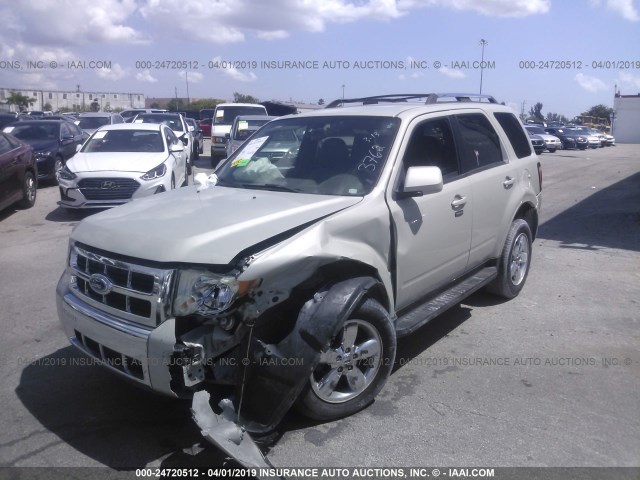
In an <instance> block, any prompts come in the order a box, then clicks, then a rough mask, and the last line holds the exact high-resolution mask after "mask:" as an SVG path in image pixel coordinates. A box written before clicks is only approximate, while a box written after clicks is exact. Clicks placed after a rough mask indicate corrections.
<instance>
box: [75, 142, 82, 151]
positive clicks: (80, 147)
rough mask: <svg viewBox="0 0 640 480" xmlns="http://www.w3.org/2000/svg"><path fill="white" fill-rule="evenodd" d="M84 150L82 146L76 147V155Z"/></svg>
mask: <svg viewBox="0 0 640 480" xmlns="http://www.w3.org/2000/svg"><path fill="white" fill-rule="evenodd" d="M80 150H82V144H78V145H76V153H77V152H79V151H80Z"/></svg>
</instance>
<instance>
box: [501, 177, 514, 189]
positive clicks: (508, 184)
mask: <svg viewBox="0 0 640 480" xmlns="http://www.w3.org/2000/svg"><path fill="white" fill-rule="evenodd" d="M515 181H516V180H515V179H514V178H512V177H505V179H504V182H502V186H503V187H504V188H506V189H507V190H509V189H510V188H511V187H513V184H514V183H515Z"/></svg>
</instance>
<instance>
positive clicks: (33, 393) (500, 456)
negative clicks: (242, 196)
mask: <svg viewBox="0 0 640 480" xmlns="http://www.w3.org/2000/svg"><path fill="white" fill-rule="evenodd" d="M208 151H209V145H208V144H206V145H205V152H208ZM540 159H541V162H542V164H543V177H544V180H543V195H544V198H543V211H542V218H541V226H540V230H539V233H538V238H537V240H536V241H535V244H534V251H533V263H532V269H531V272H530V275H529V278H528V280H527V285H526V286H525V288H524V290H523V292H522V293H521V294H520V296H519V297H517V298H516V299H514V300H512V301H508V302H503V301H502V300H499V299H497V298H495V297H492V296H490V295H488V294H485V293H482V292H480V293H477V294H474V295H473V296H471V297H470V298H468V299H467V300H466V301H465V302H464V303H463V304H461V305H459V306H457V307H454V308H453V309H451V310H450V311H448V312H447V313H445V314H444V315H442V316H441V317H439V318H438V319H436V320H434V321H433V322H431V323H430V324H428V325H427V326H425V327H424V328H422V329H420V330H419V331H418V332H416V333H415V334H413V335H412V336H410V337H409V338H406V339H403V340H401V341H400V343H399V346H398V355H397V361H396V366H395V369H394V372H393V374H392V375H391V377H390V379H389V381H388V383H387V385H386V387H385V389H384V390H383V391H382V393H381V394H380V396H379V397H378V399H377V400H376V401H375V403H374V404H372V405H371V406H370V407H368V408H366V409H365V410H363V411H362V412H360V413H358V414H356V415H354V416H352V417H349V418H345V419H342V420H339V421H335V422H330V423H324V424H322V423H317V422H311V421H308V420H306V419H304V418H302V417H300V416H298V415H297V414H295V413H292V414H290V415H288V416H287V417H286V419H285V421H284V423H283V424H282V425H281V426H280V428H279V430H278V432H276V434H275V435H274V436H273V437H272V438H270V439H269V441H268V442H267V443H266V444H265V447H264V448H265V452H267V453H268V458H269V460H270V461H271V462H272V463H273V464H274V465H275V466H322V467H329V466H330V467H354V466H450V467H456V466H468V467H473V466H478V467H486V466H494V467H498V466H640V395H638V391H639V385H640V329H639V327H640V305H639V304H640V146H638V145H618V146H616V147H611V148H603V149H598V150H588V151H558V152H556V153H553V154H548V153H545V154H543V155H541V156H540ZM209 166H210V165H209V158H208V157H207V156H202V157H201V158H200V160H198V161H197V163H196V167H197V168H196V169H195V171H196V172H199V171H204V172H209V171H211V170H210V168H209ZM57 200H58V191H57V187H56V186H55V185H43V186H41V188H40V189H39V190H38V198H37V202H36V205H35V207H34V208H32V209H30V210H12V209H8V210H5V211H3V212H0V245H1V248H0V265H1V269H0V312H1V314H0V316H1V318H2V324H3V335H2V337H1V339H0V375H1V377H2V389H1V390H0V404H1V405H2V406H3V408H2V409H0V424H1V425H2V426H3V428H2V431H1V432H0V445H1V448H0V466H39V467H65V466H66V467H68V466H76V467H80V466H106V467H109V468H111V469H135V468H141V467H145V466H173V465H180V466H190V465H194V466H196V465H201V466H215V465H220V464H221V463H222V462H224V458H223V456H222V455H221V454H220V453H219V452H217V451H216V450H215V449H213V448H212V447H211V446H209V445H208V444H206V443H205V442H204V441H203V439H202V438H201V436H200V434H199V431H198V429H197V427H196V426H195V425H194V423H193V422H192V421H191V417H190V413H189V407H190V404H189V403H188V402H184V401H174V400H170V399H165V398H162V397H160V396H157V395H155V394H153V393H150V392H146V391H143V390H141V389H139V388H137V387H135V386H132V385H129V384H128V383H126V382H123V381H122V380H121V379H120V378H119V377H116V376H115V375H113V374H111V373H109V372H107V371H105V370H104V369H102V368H100V367H98V366H95V365H87V364H86V363H83V362H84V357H83V356H82V355H81V354H80V353H78V352H77V351H76V350H75V349H74V348H72V347H71V346H70V345H69V343H68V340H67V338H66V337H65V335H64V333H63V331H62V328H61V327H60V324H59V322H58V319H57V314H56V310H55V285H56V282H57V280H58V278H59V276H60V274H61V273H62V271H63V269H64V266H65V258H66V253H67V240H68V236H69V234H70V232H71V230H72V228H73V227H74V225H76V224H77V223H78V222H79V221H81V220H82V218H84V217H86V216H88V215H91V214H92V213H91V212H79V213H73V212H71V213H69V212H66V211H64V210H62V209H60V208H58V206H57V204H56V202H57ZM212 214H213V213H212Z"/></svg>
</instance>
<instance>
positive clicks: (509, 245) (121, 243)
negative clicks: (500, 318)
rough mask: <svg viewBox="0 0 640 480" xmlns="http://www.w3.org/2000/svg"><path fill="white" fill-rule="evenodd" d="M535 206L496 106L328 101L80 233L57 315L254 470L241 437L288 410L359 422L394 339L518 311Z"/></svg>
mask: <svg viewBox="0 0 640 480" xmlns="http://www.w3.org/2000/svg"><path fill="white" fill-rule="evenodd" d="M449 97H453V100H454V102H447V103H442V102H441V100H444V99H448V98H449ZM474 99H475V100H476V101H473V100H474ZM480 100H481V101H480ZM337 105H342V106H341V107H340V108H334V107H335V106H337ZM283 138H286V139H289V140H288V141H289V142H290V146H289V147H288V148H287V151H286V153H285V154H284V156H281V155H280V152H281V148H280V147H278V145H279V144H280V143H281V142H282V139H283ZM273 152H278V153H277V154H276V153H273ZM280 162H282V164H281V163H280ZM541 190H542V173H541V165H540V162H538V159H537V156H536V155H535V153H534V151H533V149H532V147H531V142H530V140H529V138H528V136H527V134H526V133H525V131H524V129H523V127H522V124H521V123H520V121H519V120H518V118H517V116H516V114H515V112H514V111H512V110H511V109H510V108H508V107H505V106H502V105H500V104H498V103H497V101H496V100H495V99H493V98H492V97H489V96H486V95H485V96H478V95H472V94H448V95H440V96H439V95H434V94H431V95H387V96H380V97H367V98H360V99H351V100H344V99H343V100H339V101H336V102H333V103H332V104H330V105H329V107H328V108H326V109H323V110H316V111H314V112H309V113H303V114H300V115H292V116H287V117H282V118H278V119H275V120H272V121H271V122H269V123H268V124H266V125H265V126H263V127H262V128H261V129H260V131H259V132H257V133H256V134H255V135H254V136H253V137H252V138H251V139H250V140H249V141H247V142H246V143H244V144H243V145H242V147H241V148H239V149H238V150H237V151H236V152H235V153H234V154H233V155H232V156H231V157H229V158H228V159H227V160H226V162H225V163H224V164H223V165H221V166H220V167H219V168H218V169H217V170H216V173H215V175H212V176H210V177H209V178H205V179H204V180H200V179H198V186H192V187H190V188H183V189H179V190H176V191H174V192H170V193H167V194H164V195H159V196H157V197H155V198H152V199H141V200H139V201H136V202H132V203H129V204H127V205H123V206H121V207H118V208H116V209H113V210H110V211H106V212H101V213H98V214H96V215H93V216H91V217H88V218H85V219H84V220H83V221H82V222H80V223H79V225H78V226H77V227H76V228H75V229H74V231H73V232H72V234H71V239H70V247H69V256H68V263H67V268H66V271H65V272H64V273H63V275H62V277H61V278H60V281H59V283H58V287H57V305H58V314H59V316H60V319H61V321H62V325H63V327H64V330H65V332H66V334H67V336H68V338H69V339H70V341H71V343H72V344H73V345H75V346H76V347H77V348H78V349H80V350H81V351H83V352H84V353H86V354H87V355H89V356H91V357H94V358H96V359H98V360H100V361H101V362H103V363H104V364H105V365H106V366H107V368H110V369H111V370H113V371H114V372H117V373H118V374H120V375H122V376H123V377H126V378H128V379H130V380H132V381H134V382H136V383H138V384H140V385H142V386H146V387H148V388H151V389H153V390H155V391H156V392H160V393H163V394H166V395H169V396H172V397H191V396H192V397H193V404H192V410H193V414H194V418H195V420H196V422H197V423H198V425H199V426H200V428H201V430H202V431H203V433H204V434H205V436H206V438H207V439H208V440H210V441H212V442H214V443H215V444H217V445H219V446H220V447H221V448H222V449H223V450H225V451H226V452H227V453H228V454H230V455H232V456H234V457H236V458H237V459H238V460H239V461H240V463H242V464H243V465H252V466H256V465H264V461H263V460H261V455H260V452H259V451H258V449H257V448H256V447H255V445H253V443H252V442H251V439H250V437H249V435H247V432H255V433H264V432H268V431H270V430H272V429H274V428H275V427H276V425H278V423H279V422H280V421H281V419H282V418H283V416H284V415H285V413H286V412H287V411H288V410H289V409H290V408H291V407H292V406H295V407H296V408H297V409H298V410H300V411H301V412H303V413H304V414H305V415H308V416H309V417H311V418H314V419H319V420H321V421H329V420H334V419H337V418H340V417H344V416H346V415H350V414H353V413H355V412H357V411H359V410H361V409H363V408H365V407H367V406H368V405H369V404H370V403H371V402H372V401H373V400H374V398H375V397H376V396H377V394H378V393H379V392H380V391H381V390H382V388H383V387H384V384H385V382H386V381H387V378H388V377H389V375H390V373H391V370H392V368H393V365H394V358H395V353H396V345H397V339H398V338H400V337H404V336H406V335H410V334H411V333H413V332H415V331H416V330H417V329H418V328H420V327H421V326H423V325H425V324H426V323H427V322H429V321H430V320H432V319H433V318H435V317H436V316H437V315H439V314H440V313H442V312H443V311H445V310H447V309H448V308H449V307H451V306H453V305H456V304H457V303H459V302H460V301H461V300H462V299H463V298H465V297H466V296H468V295H470V294H471V293H473V292H475V291H477V290H478V289H480V288H483V287H486V288H487V289H488V290H489V291H491V292H493V293H495V294H497V295H500V296H502V297H505V298H513V297H515V296H516V295H518V294H519V293H520V291H521V290H522V288H523V287H524V285H525V282H526V280H527V275H528V273H529V267H530V264H531V253H532V242H533V239H534V238H535V235H536V231H537V228H538V218H539V209H540V204H541ZM150 212H159V213H156V214H150ZM150 232H152V234H153V237H152V238H153V239H152V240H150ZM78 388H83V386H82V385H78ZM230 390H234V392H235V393H233V392H230ZM210 396H211V397H214V398H215V403H216V404H217V405H218V406H219V407H220V408H219V409H218V412H219V413H214V411H213V410H212V407H211V404H210ZM236 412H237V413H236ZM239 439H242V441H240V440H239ZM261 461H262V463H260V462H261Z"/></svg>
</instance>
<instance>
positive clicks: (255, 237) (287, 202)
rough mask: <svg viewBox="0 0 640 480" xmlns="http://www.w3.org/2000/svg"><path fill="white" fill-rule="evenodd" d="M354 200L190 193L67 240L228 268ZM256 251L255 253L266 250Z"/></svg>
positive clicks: (100, 222)
mask: <svg viewBox="0 0 640 480" xmlns="http://www.w3.org/2000/svg"><path fill="white" fill-rule="evenodd" d="M360 201H362V197H339V196H328V195H312V194H301V193H287V192H272V191H264V190H249V189H235V188H227V187H219V186H216V187H210V188H208V189H204V190H201V191H200V192H198V191H197V188H196V187H195V186H191V187H187V188H181V189H178V190H174V191H172V192H167V193H162V194H159V195H155V196H153V197H147V198H144V199H140V200H135V201H133V202H130V203H128V204H125V205H122V206H120V207H117V208H114V209H112V210H107V211H104V212H102V213H98V214H96V215H92V216H91V217H88V218H86V219H84V220H83V221H82V222H81V223H80V224H79V225H78V226H77V227H76V229H75V230H74V232H73V234H72V239H73V240H75V241H78V242H82V243H84V244H86V245H89V246H92V247H96V248H100V249H103V250H106V251H108V252H113V253H117V254H120V255H126V256H130V257H134V258H140V259H146V260H152V261H157V262H171V263H173V262H179V263H196V264H206V265H226V264H229V263H230V262H231V261H232V260H233V259H234V258H235V257H236V256H237V255H238V254H239V253H240V252H242V251H244V250H246V249H248V248H250V247H253V246H255V245H256V244H259V243H261V242H265V241H268V240H270V239H271V240H272V241H274V243H275V242H276V241H279V240H280V239H281V238H282V237H279V238H278V239H275V238H274V237H277V236H279V235H281V234H286V233H287V232H288V233H292V231H295V230H294V229H297V228H298V227H301V226H304V225H305V224H309V223H312V222H316V221H319V220H320V219H322V218H324V217H326V216H328V215H331V214H333V213H335V212H337V211H339V210H342V209H345V208H348V207H351V206H353V205H355V204H357V203H359V202H360ZM267 246H268V244H267V243H262V245H261V247H260V248H266V247H267Z"/></svg>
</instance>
